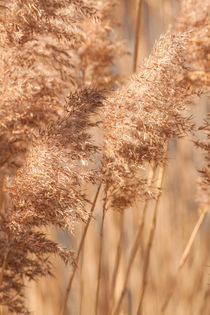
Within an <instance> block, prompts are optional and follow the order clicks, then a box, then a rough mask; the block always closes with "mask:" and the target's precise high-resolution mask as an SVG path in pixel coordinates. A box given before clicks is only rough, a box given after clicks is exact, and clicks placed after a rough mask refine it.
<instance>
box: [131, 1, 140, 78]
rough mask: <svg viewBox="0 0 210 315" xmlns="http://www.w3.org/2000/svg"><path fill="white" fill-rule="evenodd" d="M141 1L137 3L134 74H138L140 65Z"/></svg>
mask: <svg viewBox="0 0 210 315" xmlns="http://www.w3.org/2000/svg"><path fill="white" fill-rule="evenodd" d="M141 2H142V1H141V0H138V2H137V17H136V30H135V34H136V38H135V47H134V58H133V72H136V70H137V65H138V48H139V37H140V23H141Z"/></svg>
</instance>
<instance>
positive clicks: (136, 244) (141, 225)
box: [113, 167, 156, 315]
mask: <svg viewBox="0 0 210 315" xmlns="http://www.w3.org/2000/svg"><path fill="white" fill-rule="evenodd" d="M155 170H156V167H153V168H152V169H151V172H150V174H149V183H150V182H152V181H153V180H154V177H155ZM147 207H148V200H146V201H145V203H144V207H143V210H142V216H141V219H140V221H139V228H138V231H137V234H136V237H135V240H134V243H133V246H132V248H131V253H130V256H129V261H128V266H127V269H126V272H125V279H124V283H123V287H122V291H121V295H120V298H119V300H118V303H117V305H116V307H115V309H114V311H113V314H114V315H118V314H119V312H120V309H121V305H122V301H123V298H124V296H125V293H126V290H127V284H128V279H129V276H130V272H131V268H132V265H133V262H134V259H135V257H136V253H137V251H138V249H139V244H140V239H141V235H142V231H143V228H144V222H145V215H146V211H147Z"/></svg>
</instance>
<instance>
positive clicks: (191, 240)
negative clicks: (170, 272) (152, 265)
mask: <svg viewBox="0 0 210 315" xmlns="http://www.w3.org/2000/svg"><path fill="white" fill-rule="evenodd" d="M206 213H207V210H206V209H203V210H202V211H201V213H200V215H199V217H198V220H197V222H196V224H195V227H194V229H193V231H192V234H191V236H190V238H189V241H188V242H187V245H186V247H185V250H184V252H183V254H182V257H181V259H180V261H179V265H178V270H179V269H181V268H182V267H183V266H184V263H185V261H186V260H187V257H188V256H189V253H190V250H191V248H192V245H193V242H194V240H195V238H196V235H197V234H198V231H199V228H200V226H201V224H202V222H203V220H204V218H205V215H206Z"/></svg>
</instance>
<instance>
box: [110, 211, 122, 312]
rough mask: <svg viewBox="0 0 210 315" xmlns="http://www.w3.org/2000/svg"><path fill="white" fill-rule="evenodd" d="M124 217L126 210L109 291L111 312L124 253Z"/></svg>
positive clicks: (120, 224)
mask: <svg viewBox="0 0 210 315" xmlns="http://www.w3.org/2000/svg"><path fill="white" fill-rule="evenodd" d="M123 218H124V211H123V212H121V213H120V223H119V226H120V236H119V239H118V243H117V252H116V256H115V260H114V261H115V264H114V269H113V275H112V280H111V287H110V293H109V313H110V311H111V310H112V308H113V304H114V293H115V287H116V280H117V275H118V270H119V266H120V259H121V253H122V243H123Z"/></svg>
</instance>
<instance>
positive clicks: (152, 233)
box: [137, 144, 168, 315]
mask: <svg viewBox="0 0 210 315" xmlns="http://www.w3.org/2000/svg"><path fill="white" fill-rule="evenodd" d="M167 150H168V144H166V150H165V156H164V158H163V164H162V166H161V167H160V170H159V174H158V182H157V187H158V189H159V193H158V196H157V199H156V201H155V208H154V214H153V218H152V226H151V229H150V234H149V242H148V247H147V251H146V258H145V264H144V270H143V278H142V286H141V288H142V291H141V295H140V301H139V306H138V310H137V315H141V314H142V304H143V300H144V296H145V292H146V288H147V275H148V270H149V262H150V256H151V250H152V245H153V241H154V236H155V231H156V224H157V210H158V205H159V201H160V196H161V188H162V184H163V177H164V172H165V159H166V155H167Z"/></svg>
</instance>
